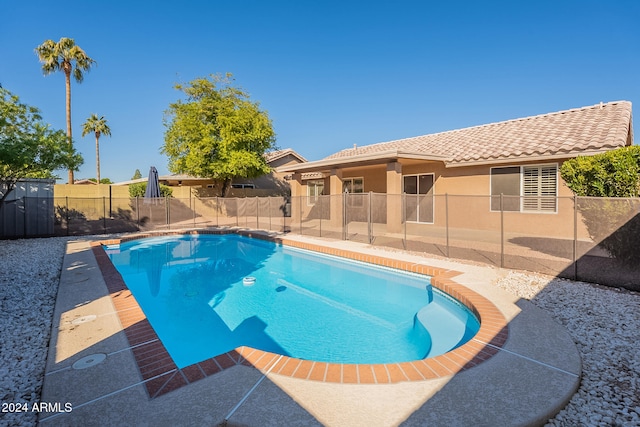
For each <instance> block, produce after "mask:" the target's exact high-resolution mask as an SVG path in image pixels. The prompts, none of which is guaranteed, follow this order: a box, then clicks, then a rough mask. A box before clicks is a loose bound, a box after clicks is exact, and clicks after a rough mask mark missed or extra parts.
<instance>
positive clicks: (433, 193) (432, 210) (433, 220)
mask: <svg viewBox="0 0 640 427" xmlns="http://www.w3.org/2000/svg"><path fill="white" fill-rule="evenodd" d="M422 175H431V176H432V182H433V184H432V185H431V190H432V196H431V197H433V202H432V203H431V218H432V221H431V222H423V221H418V220H417V221H407V222H410V223H412V224H435V221H436V197H435V196H436V174H435V173H433V172H429V173H411V174H407V175H402V194H406V193H405V191H404V178H405V177H407V176H415V177H420V176H422ZM419 183H420V178H416V184H417V185H419ZM417 191H418V194H416V195H418V196H419V195H420V193H419V192H420V188H417ZM425 196H426V194H425ZM416 218H417V219H419V218H420V210H419V209H418V210H416Z"/></svg>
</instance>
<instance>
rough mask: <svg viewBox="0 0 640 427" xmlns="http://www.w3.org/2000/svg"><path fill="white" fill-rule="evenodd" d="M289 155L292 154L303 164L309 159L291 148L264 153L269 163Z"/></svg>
mask: <svg viewBox="0 0 640 427" xmlns="http://www.w3.org/2000/svg"><path fill="white" fill-rule="evenodd" d="M289 154H291V155H292V156H294V157H297V158H298V159H299V160H300V161H301V162H306V161H307V159H305V158H304V157H302V156H301V155H300V154H298V153H296V151H295V150H293V149H291V148H285V149H283V150H276V151H269V152H267V153H264V159H265V160H266V161H267V163H270V162H273V161H275V160H278V159H281V158H283V157H285V156H287V155H289Z"/></svg>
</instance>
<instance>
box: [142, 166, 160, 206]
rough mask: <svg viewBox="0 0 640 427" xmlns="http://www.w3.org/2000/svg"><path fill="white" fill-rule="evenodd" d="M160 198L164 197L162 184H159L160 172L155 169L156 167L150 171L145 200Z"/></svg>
mask: <svg viewBox="0 0 640 427" xmlns="http://www.w3.org/2000/svg"><path fill="white" fill-rule="evenodd" d="M159 197H162V196H161V195H160V183H159V182H158V171H157V169H156V168H155V166H151V169H149V180H148V181H147V190H146V191H145V192H144V198H145V199H154V198H159ZM145 202H146V200H145Z"/></svg>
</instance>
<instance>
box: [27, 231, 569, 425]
mask: <svg viewBox="0 0 640 427" xmlns="http://www.w3.org/2000/svg"><path fill="white" fill-rule="evenodd" d="M286 239H287V240H289V241H290V244H295V245H306V246H313V247H316V248H331V249H332V250H341V251H345V252H349V253H358V254H361V256H363V257H383V258H385V259H392V260H396V261H397V262H398V263H405V264H407V263H408V264H410V265H415V266H424V267H425V268H434V269H440V270H443V271H455V272H458V273H460V274H456V275H455V276H454V277H452V280H454V281H455V282H456V283H457V284H459V285H462V286H464V287H465V288H468V289H470V290H471V291H472V292H475V293H477V294H479V295H481V296H483V297H484V298H486V299H488V300H489V301H490V302H491V303H492V304H493V305H494V306H495V307H496V308H497V310H499V312H500V315H501V316H503V317H504V319H506V321H507V322H508V339H507V340H506V341H505V342H504V343H503V344H502V346H499V345H498V346H496V345H493V344H491V343H489V342H486V341H482V340H481V339H476V340H475V342H474V344H476V345H478V346H480V347H482V348H490V349H491V350H492V352H493V354H492V356H491V357H490V358H487V359H486V360H484V361H482V362H481V363H477V364H475V365H474V366H469V367H467V368H466V369H460V370H457V371H456V370H453V369H452V370H450V371H449V372H442V373H441V374H439V375H437V377H433V378H427V379H419V378H418V379H415V380H413V381H410V378H408V375H407V378H406V380H400V381H394V382H391V381H386V382H385V381H374V383H373V384H361V383H358V382H359V381H357V382H353V383H347V381H340V382H326V381H314V380H312V379H310V378H309V376H310V375H309V374H308V375H307V376H306V377H305V376H304V375H285V372H284V368H283V367H282V366H279V365H278V362H277V361H275V360H274V361H271V362H269V363H260V362H259V361H253V362H251V363H245V362H247V361H248V360H249V359H250V357H247V358H241V357H238V358H237V359H236V360H235V362H236V363H233V364H231V363H229V365H230V366H228V367H226V369H220V371H219V372H217V373H214V374H212V375H200V376H198V375H196V376H197V378H195V377H194V378H192V379H193V381H190V380H189V378H187V381H186V382H187V383H188V385H186V386H182V387H176V388H175V389H172V390H171V391H168V392H166V393H163V394H161V395H158V397H152V396H150V394H149V392H148V387H147V383H148V382H149V381H152V380H155V379H157V378H156V377H146V376H145V375H143V374H142V373H141V371H142V369H141V368H140V361H139V358H137V357H136V355H135V354H134V353H135V352H136V351H139V350H136V348H139V347H140V346H141V345H154V344H153V343H152V342H148V341H153V338H152V337H151V339H150V340H147V341H142V342H140V343H134V344H132V343H131V338H130V336H129V339H128V334H127V332H126V329H127V326H130V324H127V320H125V321H123V319H127V317H126V316H128V315H129V314H133V313H134V312H135V310H133V309H132V307H131V306H127V307H124V306H121V307H119V303H118V302H116V299H114V295H113V292H112V291H111V292H110V290H109V283H110V282H111V281H112V280H113V277H109V275H106V276H105V275H104V274H103V271H102V270H101V268H100V266H99V265H98V261H97V260H96V256H95V255H94V252H93V250H92V248H91V240H90V239H82V240H77V241H70V242H69V243H68V245H67V251H66V255H65V258H64V263H63V266H62V273H61V278H60V287H59V290H58V298H57V302H56V308H55V312H54V317H53V328H52V335H51V343H50V346H49V352H50V353H49V357H48V360H47V367H46V375H45V380H44V386H43V390H42V399H41V401H43V402H61V403H62V404H63V405H64V404H65V403H70V404H71V406H72V408H73V410H72V411H70V412H56V413H42V414H40V418H39V422H40V424H41V425H43V426H47V425H60V424H64V425H82V426H87V425H104V424H105V423H107V424H114V423H118V424H120V423H122V424H141V423H143V424H144V423H149V424H154V425H156V424H157V425H176V424H180V425H185V424H191V425H202V424H208V425H215V424H224V423H226V424H227V425H249V426H253V425H261V426H263V425H305V426H307V425H336V426H337V425H353V426H357V425H362V426H389V425H425V424H427V425H433V424H435V423H437V424H439V425H496V424H499V425H543V424H544V423H545V422H546V421H547V420H548V419H549V418H552V417H553V416H554V415H555V414H556V413H557V412H558V411H560V410H561V409H562V408H563V407H564V406H565V405H566V404H567V402H568V401H569V399H571V397H572V396H573V395H574V393H575V391H576V390H577V388H578V386H579V383H580V375H581V360H580V355H579V353H578V350H577V348H576V345H575V344H574V342H573V341H572V339H571V337H570V336H569V334H568V332H567V330H566V329H565V328H564V327H562V326H561V325H559V324H558V323H556V322H555V321H554V320H553V319H552V318H551V317H550V316H549V314H548V313H546V312H545V311H543V310H541V309H539V308H537V307H535V306H534V305H533V304H532V303H530V302H529V301H526V300H524V299H520V298H517V297H515V296H513V295H511V294H508V293H506V292H504V291H502V290H501V289H499V288H497V287H495V286H493V283H494V282H495V281H496V280H497V278H498V276H499V275H501V274H503V272H501V271H500V270H498V269H495V268H490V267H487V266H482V265H474V264H462V263H457V262H453V261H450V260H444V259H435V258H424V257H423V256H419V255H417V254H414V253H408V252H405V251H401V250H394V249H390V248H377V247H371V246H369V245H366V244H363V243H358V242H353V241H336V240H329V239H324V238H311V237H307V236H287V237H286ZM135 315H136V316H139V314H135ZM485 320H486V319H485ZM129 321H130V322H133V323H132V324H135V323H137V322H139V321H140V319H138V318H135V316H134V317H132V318H130V319H129ZM123 324H124V325H123ZM472 341H473V340H472ZM243 354H244V353H243ZM96 355H105V357H104V360H100V359H101V358H102V356H96ZM74 364H76V365H75V366H76V368H81V369H74V367H73V366H74ZM219 364H220V363H219ZM300 369H302V368H301V365H296V366H295V367H294V368H293V370H300ZM345 372H346V371H345V370H344V369H343V370H342V371H341V373H340V375H345ZM166 374H167V373H166V372H164V373H163V375H166ZM390 377H391V374H389V378H390ZM343 378H344V377H343ZM423 378H425V377H424V376H423Z"/></svg>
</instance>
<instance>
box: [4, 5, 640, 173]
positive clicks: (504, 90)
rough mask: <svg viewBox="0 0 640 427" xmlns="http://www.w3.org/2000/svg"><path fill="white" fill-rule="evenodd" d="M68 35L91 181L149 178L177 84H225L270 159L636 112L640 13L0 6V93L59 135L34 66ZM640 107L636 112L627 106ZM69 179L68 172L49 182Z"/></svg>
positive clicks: (598, 8)
mask: <svg viewBox="0 0 640 427" xmlns="http://www.w3.org/2000/svg"><path fill="white" fill-rule="evenodd" d="M60 37H71V38H74V39H75V41H76V43H77V44H78V45H79V46H80V47H82V48H83V49H84V50H85V51H86V52H87V54H88V55H89V56H91V57H92V58H93V59H95V60H96V61H97V66H96V67H95V68H94V69H92V70H91V71H90V72H89V73H88V74H87V75H86V77H85V80H84V82H83V83H82V84H75V83H72V121H73V131H74V140H75V143H76V147H77V148H78V150H79V151H80V152H81V153H82V154H83V156H84V159H85V163H84V165H83V166H82V168H81V169H80V172H78V173H77V174H76V178H90V177H94V176H95V144H94V138H93V137H92V136H87V137H84V138H81V136H80V135H81V125H82V123H83V122H84V121H85V120H86V118H87V117H89V115H90V114H91V113H97V114H99V115H103V116H105V117H106V119H107V120H108V124H109V126H110V127H111V131H112V137H111V138H107V137H102V138H101V140H100V146H101V150H100V162H101V176H102V177H108V178H111V179H112V180H113V181H122V180H127V179H130V178H131V176H132V175H133V173H134V171H135V170H136V169H140V171H141V172H142V174H143V175H146V174H147V172H148V170H149V167H150V166H152V165H153V166H156V167H157V169H158V171H159V173H160V174H161V175H163V174H167V173H169V170H168V168H167V159H166V157H164V156H163V155H161V154H160V148H161V146H162V144H163V141H164V126H163V124H162V119H163V112H164V111H165V110H166V109H167V108H168V106H169V104H170V103H171V102H174V101H176V100H177V99H179V98H180V93H179V92H178V91H176V90H175V89H174V88H173V85H174V84H175V83H179V82H180V83H186V82H189V81H190V80H192V79H194V78H196V77H202V76H206V75H208V74H211V73H226V72H231V73H233V74H234V77H235V79H236V83H237V85H238V86H240V87H242V88H244V89H245V90H246V91H247V92H249V94H250V95H251V98H252V99H253V100H255V101H258V102H260V104H261V106H262V108H263V109H265V110H267V111H268V112H269V115H270V117H271V119H272V121H273V125H274V129H275V131H276V134H277V145H278V147H279V148H293V149H294V150H296V151H297V152H298V153H300V154H301V155H302V156H304V157H306V158H307V159H308V160H319V159H321V158H323V157H325V156H328V155H330V154H332V153H334V152H336V151H339V150H341V149H343V148H348V147H352V146H353V144H358V145H366V144H372V143H376V142H383V141H388V140H394V139H399V138H405V137H411V136H417V135H423V134H429V133H434V132H441V131H446V130H451V129H458V128H463V127H468V126H474V125H480V124H484V123H491V122H496V121H502V120H508V119H514V118H518V117H525V116H530V115H536V114H543V113H547V112H552V111H559V110H565V109H569V108H576V107H582V106H586V105H593V104H597V103H599V102H601V101H603V102H608V101H615V100H621V99H624V100H628V101H631V102H633V103H634V104H635V103H636V101H639V102H640V2H638V1H635V0H609V1H603V0H595V1H594V0H576V1H573V0H571V1H563V0H554V1H551V0H537V1H535V2H529V1H513V0H510V1H426V0H425V1H393V2H392V1H331V0H328V1H321V2H319V1H302V0H298V1H253V0H252V1H248V0H237V1H217V0H210V1H190V0H183V1H182V2H178V1H171V2H168V1H163V0H158V1H148V2H143V1H131V0H129V1H126V2H125V1H118V0H115V1H105V2H99V3H96V2H86V1H74V0H70V1H67V2H64V3H60V2H51V1H47V2H45V1H40V0H33V1H32V0H30V1H22V0H18V1H15V0H4V1H3V2H2V3H1V5H0V49H1V53H2V54H1V56H0V58H1V59H0V83H1V84H2V85H3V87H4V88H6V89H8V90H10V91H11V92H13V93H15V94H17V95H18V96H20V98H21V100H22V102H25V103H27V104H29V105H32V106H36V107H38V108H40V110H41V111H42V114H43V117H44V120H45V121H47V122H48V123H50V124H51V125H52V126H53V127H55V128H58V129H65V126H66V125H65V94H64V77H63V74H62V73H56V74H53V75H49V76H46V77H44V76H43V74H42V71H41V65H40V63H39V62H38V59H37V56H36V55H35V53H34V49H35V47H36V46H38V45H39V44H41V43H42V42H43V41H45V40H46V39H53V40H55V41H57V40H59V39H60ZM639 105H640V104H639ZM60 176H61V177H63V178H64V179H66V173H64V172H62V173H60Z"/></svg>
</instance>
